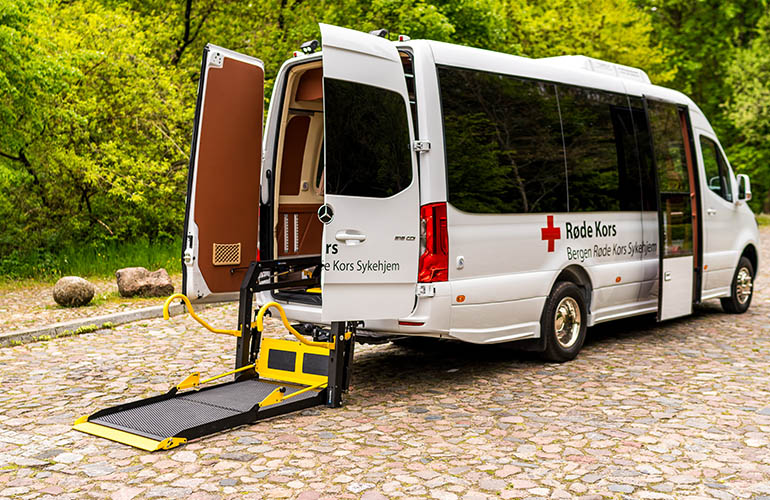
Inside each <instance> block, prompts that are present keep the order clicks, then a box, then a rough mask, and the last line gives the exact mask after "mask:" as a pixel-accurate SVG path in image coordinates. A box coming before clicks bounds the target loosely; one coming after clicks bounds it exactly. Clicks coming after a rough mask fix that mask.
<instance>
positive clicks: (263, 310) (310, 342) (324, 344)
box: [257, 302, 347, 351]
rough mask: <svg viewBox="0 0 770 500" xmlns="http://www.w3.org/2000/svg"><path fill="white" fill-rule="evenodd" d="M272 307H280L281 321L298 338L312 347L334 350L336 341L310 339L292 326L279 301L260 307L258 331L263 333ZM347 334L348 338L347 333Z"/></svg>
mask: <svg viewBox="0 0 770 500" xmlns="http://www.w3.org/2000/svg"><path fill="white" fill-rule="evenodd" d="M271 307H275V308H276V309H278V312H279V313H280V314H281V321H282V322H283V326H285V327H286V329H287V330H289V331H290V332H291V333H292V335H294V336H295V337H297V340H299V341H300V342H302V343H303V344H305V345H308V346H311V347H323V348H325V349H329V350H330V351H333V350H334V341H332V342H316V341H314V340H308V339H306V338H305V336H304V335H302V334H301V333H299V332H298V331H297V330H295V329H294V327H292V326H291V325H290V324H289V320H288V319H287V318H286V311H284V310H283V307H282V306H281V304H279V303H278V302H268V303H267V304H265V305H264V306H262V307H260V308H259V312H258V313H257V331H258V332H260V333H262V331H263V330H264V329H265V325H264V317H265V313H267V310H268V309H270V308H271ZM345 335H346V338H347V334H345Z"/></svg>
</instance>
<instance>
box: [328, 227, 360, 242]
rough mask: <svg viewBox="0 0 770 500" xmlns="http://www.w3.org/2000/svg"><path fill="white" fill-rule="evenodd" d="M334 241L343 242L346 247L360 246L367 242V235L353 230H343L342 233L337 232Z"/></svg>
mask: <svg viewBox="0 0 770 500" xmlns="http://www.w3.org/2000/svg"><path fill="white" fill-rule="evenodd" d="M334 239H336V240H337V241H341V242H343V243H345V244H346V245H360V244H361V243H363V242H364V241H366V235H365V234H361V233H359V232H358V231H355V230H352V229H343V230H342V231H337V234H335V235H334Z"/></svg>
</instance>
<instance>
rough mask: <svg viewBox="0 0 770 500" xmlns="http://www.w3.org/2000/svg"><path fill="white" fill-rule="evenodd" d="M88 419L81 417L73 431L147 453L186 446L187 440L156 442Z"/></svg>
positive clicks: (175, 439) (171, 438) (177, 439)
mask: <svg viewBox="0 0 770 500" xmlns="http://www.w3.org/2000/svg"><path fill="white" fill-rule="evenodd" d="M87 418H88V417H81V418H79V419H78V420H77V421H76V422H75V425H73V426H72V428H73V429H75V430H76V431H80V432H85V433H86V434H91V435H93V436H97V437H102V438H105V439H109V440H110V441H115V442H117V443H123V444H127V445H129V446H133V447H134V448H139V449H140V450H145V451H157V450H170V449H171V448H174V447H177V446H179V445H182V444H185V443H186V442H187V440H186V439H185V438H176V437H170V438H166V439H164V440H163V441H156V440H154V439H150V438H146V437H143V436H137V435H136V434H131V433H130V432H125V431H121V430H118V429H113V428H111V427H106V426H104V425H99V424H95V423H93V422H88V421H87V420H86V419H87Z"/></svg>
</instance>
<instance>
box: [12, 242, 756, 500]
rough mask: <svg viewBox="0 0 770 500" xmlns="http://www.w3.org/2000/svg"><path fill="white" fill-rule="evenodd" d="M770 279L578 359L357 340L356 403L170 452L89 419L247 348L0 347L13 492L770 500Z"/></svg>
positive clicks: (135, 342) (85, 340)
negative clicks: (118, 437)
mask: <svg viewBox="0 0 770 500" xmlns="http://www.w3.org/2000/svg"><path fill="white" fill-rule="evenodd" d="M769 257H770V256H768V255H767V252H765V257H764V262H765V263H766V264H767V263H768V258H769ZM763 272H764V273H765V276H767V274H768V273H770V266H768V265H764V269H763ZM766 282H767V278H766V277H761V281H760V283H759V286H758V287H757V295H756V296H755V297H754V304H753V305H752V308H751V309H750V311H749V312H748V313H747V314H744V315H740V316H731V315H726V314H723V313H721V311H720V309H719V307H718V304H710V305H707V306H705V307H702V308H699V309H698V311H697V312H696V314H695V315H694V316H692V317H690V318H686V319H681V320H676V321H670V322H666V323H664V324H662V325H656V324H655V322H654V320H653V319H650V318H642V319H639V318H637V319H633V320H629V321H622V322H617V323H612V324H607V325H604V326H601V327H596V328H593V329H591V330H590V331H589V341H588V343H587V345H586V346H585V347H584V349H583V352H582V353H581V354H580V356H579V357H578V359H577V360H575V361H573V362H570V363H566V364H561V365H556V364H545V363H543V362H541V361H539V360H537V359H536V358H534V357H533V356H531V355H529V354H526V353H518V352H515V351H511V350H507V349H504V348H500V347H479V346H470V345H467V344H452V343H433V344H420V345H419V346H418V347H412V348H404V347H397V346H395V345H392V344H387V345H381V346H357V352H356V358H355V365H354V376H353V388H352V392H351V394H350V395H349V397H348V398H347V404H346V405H345V407H343V408H341V409H326V408H322V409H312V410H306V411H304V412H302V413H298V414H294V415H290V416H283V417H278V418H275V419H272V420H268V421H264V422H261V423H258V424H256V425H252V426H248V427H242V428H240V429H236V430H233V431H230V432H227V433H223V434H220V435H216V436H212V437H209V438H205V439H202V440H199V441H195V442H192V443H190V444H188V445H187V446H184V447H181V448H177V449H174V450H171V451H168V452H158V453H153V454H150V453H146V452H142V451H139V450H136V449H133V448H130V447H128V446H124V445H120V444H117V443H112V442H110V441H106V440H103V439H100V438H96V437H92V436H87V435H85V434H80V433H77V432H75V431H72V430H70V425H71V424H72V422H73V421H74V419H75V418H76V417H78V416H80V415H84V414H87V413H91V412H93V411H95V410H98V409H101V408H104V407H107V406H111V405H115V404H117V403H118V402H120V401H124V400H128V399H133V398H137V397H144V396H149V395H152V394H158V393H161V392H164V391H166V390H167V389H168V388H169V387H170V386H171V385H173V384H174V383H176V382H178V381H180V380H181V379H182V378H184V377H185V376H186V375H187V374H188V373H190V372H191V371H194V370H200V371H201V372H202V373H203V374H215V373H220V372H222V371H225V370H227V369H229V368H230V367H231V365H232V360H233V350H234V349H233V348H234V345H235V344H234V342H235V341H234V339H232V338H229V337H224V336H217V335H212V334H209V333H203V332H201V329H200V328H199V327H197V325H196V324H194V323H193V322H192V320H190V318H189V317H186V316H183V317H176V318H173V319H172V321H170V322H164V321H163V320H160V319H158V320H152V321H148V322H145V323H134V324H131V325H122V326H119V327H117V328H115V329H114V330H112V331H109V332H106V333H99V334H87V335H82V336H78V337H69V338H62V339H56V340H53V341H48V342H38V343H33V344H27V345H22V346H17V347H9V348H4V349H0V388H1V389H0V498H6V497H7V498H62V499H67V498H73V499H75V498H114V499H122V500H125V499H131V498H195V499H206V498H212V499H213V498H270V499H272V498H294V497H296V498H302V499H315V498H319V497H321V498H365V499H367V500H374V499H382V498H437V499H454V498H468V499H477V498H487V497H490V498H492V497H494V498H525V497H530V498H547V497H550V498H568V497H577V496H586V497H591V496H594V497H611V498H624V497H630V498H717V499H729V498H755V499H760V498H770V440H769V438H768V436H770V434H768V433H770V377H769V376H768V375H770V325H769V324H768V321H767V319H768V316H769V314H770V289H769V287H767V286H766V285H764V284H765V283H766ZM235 313H236V307H235V306H234V305H228V306H223V307H218V308H212V309H209V310H206V311H204V312H203V316H204V317H206V318H207V319H210V320H211V321H212V322H213V323H215V324H216V325H218V326H221V327H233V326H234V322H235ZM271 321H272V320H271ZM270 328H271V329H273V330H277V329H276V323H275V322H274V321H273V322H272V323H271V326H270Z"/></svg>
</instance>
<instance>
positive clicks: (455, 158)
mask: <svg viewBox="0 0 770 500" xmlns="http://www.w3.org/2000/svg"><path fill="white" fill-rule="evenodd" d="M438 73H439V84H440V89H441V103H442V104H441V105H442V111H443V119H444V141H445V143H446V156H447V185H448V191H449V193H448V199H449V202H450V203H451V204H452V205H454V206H455V207H456V208H458V209H460V210H464V211H466V212H475V213H517V212H566V211H567V186H566V175H565V165H564V150H563V143H562V137H561V125H560V122H559V108H558V104H557V101H556V92H555V88H554V85H553V84H549V83H543V82H535V81H530V80H522V79H518V78H514V77H509V76H503V75H497V74H492V73H483V72H478V71H471V70H464V69H458V68H449V67H439V70H438Z"/></svg>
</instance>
